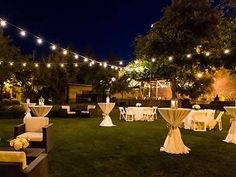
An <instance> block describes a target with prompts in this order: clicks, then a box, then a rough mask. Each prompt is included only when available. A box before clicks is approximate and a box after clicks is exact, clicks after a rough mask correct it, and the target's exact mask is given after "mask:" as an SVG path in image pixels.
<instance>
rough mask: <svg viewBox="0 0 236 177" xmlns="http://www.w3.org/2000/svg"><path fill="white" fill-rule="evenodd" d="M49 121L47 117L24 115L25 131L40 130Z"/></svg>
mask: <svg viewBox="0 0 236 177" xmlns="http://www.w3.org/2000/svg"><path fill="white" fill-rule="evenodd" d="M48 123H49V118H48V117H26V118H25V131H26V132H42V131H43V129H42V128H43V127H45V126H47V125H48Z"/></svg>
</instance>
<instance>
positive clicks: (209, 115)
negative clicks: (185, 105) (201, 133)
mask: <svg viewBox="0 0 236 177" xmlns="http://www.w3.org/2000/svg"><path fill="white" fill-rule="evenodd" d="M214 115H215V111H214V110H212V109H203V110H197V111H196V110H192V111H191V113H190V114H189V115H188V116H187V117H186V118H185V119H184V128H185V129H191V128H192V127H191V123H192V120H193V119H194V120H201V121H203V122H205V123H206V125H207V126H209V124H210V123H211V121H214Z"/></svg>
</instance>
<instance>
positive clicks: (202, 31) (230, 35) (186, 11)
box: [135, 0, 236, 98]
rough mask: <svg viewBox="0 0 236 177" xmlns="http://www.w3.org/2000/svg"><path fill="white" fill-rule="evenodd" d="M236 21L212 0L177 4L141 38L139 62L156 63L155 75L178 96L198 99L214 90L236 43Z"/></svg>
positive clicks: (175, 0) (176, 1)
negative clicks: (216, 76) (227, 52)
mask: <svg viewBox="0 0 236 177" xmlns="http://www.w3.org/2000/svg"><path fill="white" fill-rule="evenodd" d="M233 21H234V19H232V18H226V16H225V13H224V11H223V10H222V9H221V8H220V7H218V6H213V3H212V2H211V1H210V0H193V1H189V0H173V1H172V4H171V5H170V6H169V7H167V8H166V9H165V11H164V16H163V17H162V18H161V19H160V20H159V21H158V22H156V23H154V26H153V28H152V29H151V30H150V31H148V33H147V34H146V35H144V36H140V37H138V38H137V40H136V46H135V55H136V58H137V59H139V58H144V60H146V61H149V63H151V61H154V60H155V62H153V63H152V64H151V69H152V72H153V73H154V74H155V76H156V77H157V78H162V79H166V80H169V81H170V82H171V87H172V91H173V95H174V96H176V94H181V95H188V96H190V97H192V98H196V97H198V96H200V95H201V94H204V93H206V92H208V91H209V90H210V87H211V83H212V82H213V77H214V73H215V71H216V69H217V68H219V67H221V66H222V65H223V63H224V62H223V60H222V57H221V56H222V53H223V51H224V49H227V48H230V47H231V46H232V44H234V42H235V39H236V38H235V32H234V30H235V29H236V28H235V24H234V23H233ZM187 54H191V55H188V56H187ZM153 59H154V60H153Z"/></svg>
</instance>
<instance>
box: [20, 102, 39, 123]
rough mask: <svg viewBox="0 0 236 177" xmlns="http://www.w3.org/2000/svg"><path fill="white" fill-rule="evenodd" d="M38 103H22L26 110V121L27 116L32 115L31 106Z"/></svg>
mask: <svg viewBox="0 0 236 177" xmlns="http://www.w3.org/2000/svg"><path fill="white" fill-rule="evenodd" d="M35 105H36V103H22V106H23V108H24V110H25V117H24V122H25V118H26V117H31V114H30V108H29V107H30V106H35Z"/></svg>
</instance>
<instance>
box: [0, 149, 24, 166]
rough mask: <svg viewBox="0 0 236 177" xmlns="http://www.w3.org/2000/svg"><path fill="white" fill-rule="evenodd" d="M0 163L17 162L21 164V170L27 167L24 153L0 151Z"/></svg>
mask: <svg viewBox="0 0 236 177" xmlns="http://www.w3.org/2000/svg"><path fill="white" fill-rule="evenodd" d="M0 162H17V163H18V162H19V163H22V169H25V168H26V167H27V164H26V155H25V152H15V151H0Z"/></svg>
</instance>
